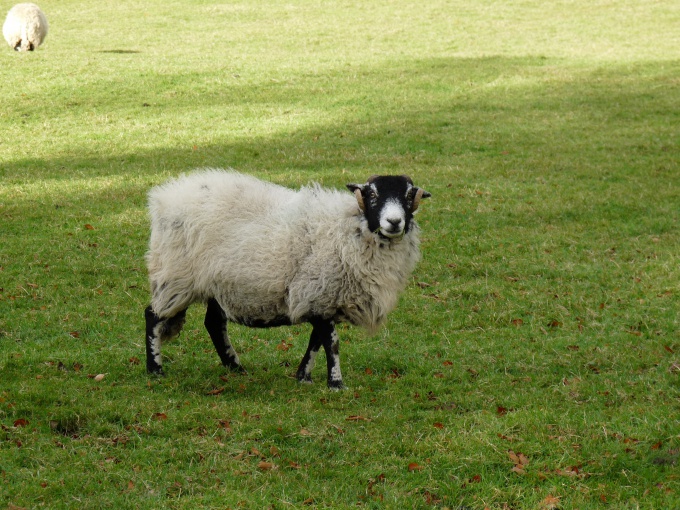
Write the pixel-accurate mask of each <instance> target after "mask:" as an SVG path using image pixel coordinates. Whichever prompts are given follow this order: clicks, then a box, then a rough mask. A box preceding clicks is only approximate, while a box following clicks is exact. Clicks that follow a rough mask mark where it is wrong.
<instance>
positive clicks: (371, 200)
mask: <svg viewBox="0 0 680 510" xmlns="http://www.w3.org/2000/svg"><path fill="white" fill-rule="evenodd" d="M347 187H348V188H349V189H350V190H351V191H352V192H353V195H352V194H348V193H342V192H339V191H337V190H327V189H323V188H321V187H320V186H318V185H313V186H309V187H303V188H302V189H301V190H299V191H294V190H291V189H288V188H284V187H281V186H277V185H275V184H272V183H268V182H264V181H261V180H259V179H256V178H254V177H251V176H248V175H243V174H239V173H235V172H232V171H224V170H215V169H207V170H203V171H200V172H197V173H194V174H191V175H188V176H183V177H180V178H179V179H177V180H174V181H171V182H169V183H166V184H164V185H162V186H159V187H156V188H154V189H152V190H151V192H150V193H149V209H150V214H151V239H150V248H149V251H148V253H147V255H146V261H147V265H148V270H149V280H150V285H151V295H152V297H151V304H150V306H149V307H148V308H147V309H146V312H145V316H146V367H147V371H148V372H149V373H162V368H161V355H160V352H161V342H162V341H165V340H168V339H171V338H173V337H175V336H177V335H178V334H179V332H180V330H181V328H182V325H183V324H184V317H185V313H186V310H187V307H188V306H189V305H190V304H192V303H194V302H196V301H201V302H204V303H207V312H206V315H205V322H204V324H205V327H206V329H207V330H208V333H209V334H210V338H211V339H212V341H213V344H214V346H215V349H216V350H217V354H218V355H219V357H220V360H221V361H222V364H223V365H224V366H225V367H229V368H233V369H241V363H240V361H239V358H238V355H237V354H236V351H235V350H234V348H233V347H232V346H231V343H230V342H229V337H228V335H227V322H228V321H232V322H235V323H238V324H244V325H246V326H251V327H272V326H283V325H291V324H298V323H303V322H309V323H311V324H312V326H313V329H312V333H311V338H310V340H309V345H308V347H307V351H306V353H305V355H304V357H303V358H302V362H301V363H300V366H299V368H298V370H297V379H298V380H299V381H302V382H311V380H312V379H311V372H312V368H313V367H314V363H315V359H316V356H317V354H318V352H319V349H320V347H321V346H323V348H324V350H325V352H326V361H327V366H328V386H329V387H330V388H336V389H337V388H342V387H343V381H342V375H341V373H340V359H339V354H338V348H339V342H338V335H337V333H336V331H335V324H336V323H338V322H349V323H351V324H354V325H358V326H363V327H366V328H368V329H371V330H373V329H375V328H377V327H378V326H379V325H380V324H381V323H382V322H383V321H384V320H385V318H386V316H387V314H388V313H389V312H390V311H391V310H392V309H394V307H395V306H396V305H397V300H398V297H399V293H400V292H401V291H402V290H403V289H404V287H406V285H407V283H408V281H409V277H410V275H411V273H412V272H413V270H414V268H415V266H416V263H417V262H418V260H419V258H420V250H419V244H420V242H419V238H418V234H419V228H418V226H417V224H416V223H415V221H413V213H415V212H416V210H417V209H418V204H419V202H420V200H421V199H423V198H426V197H429V196H430V194H429V193H428V192H426V191H425V190H423V189H420V188H418V187H416V186H415V185H414V184H413V181H412V180H411V179H410V178H409V177H407V176H373V177H371V178H370V179H368V182H366V183H365V184H348V185H347Z"/></svg>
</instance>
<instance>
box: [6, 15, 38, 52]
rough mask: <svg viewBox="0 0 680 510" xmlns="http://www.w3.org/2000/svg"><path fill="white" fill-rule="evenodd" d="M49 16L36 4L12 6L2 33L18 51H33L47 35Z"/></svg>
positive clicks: (8, 42)
mask: <svg viewBox="0 0 680 510" xmlns="http://www.w3.org/2000/svg"><path fill="white" fill-rule="evenodd" d="M47 29H48V26H47V18H46V17H45V14H43V12H42V11H41V10H40V7H38V6H37V5H35V4H32V3H23V4H17V5H15V6H14V7H12V8H11V9H10V10H9V12H8V13H7V19H5V24H4V25H2V35H3V36H4V37H5V41H7V44H9V45H10V46H11V47H12V48H13V49H15V50H16V51H33V50H35V49H36V48H37V47H38V46H40V45H41V44H42V43H43V41H44V40H45V37H47Z"/></svg>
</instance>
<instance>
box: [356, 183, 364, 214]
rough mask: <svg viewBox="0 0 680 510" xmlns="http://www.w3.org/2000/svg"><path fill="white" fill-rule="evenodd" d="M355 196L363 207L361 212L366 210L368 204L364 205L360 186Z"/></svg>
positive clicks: (360, 207) (360, 206)
mask: <svg viewBox="0 0 680 510" xmlns="http://www.w3.org/2000/svg"><path fill="white" fill-rule="evenodd" d="M354 196H355V197H356V198H357V202H358V203H359V209H361V212H366V206H365V205H364V197H363V195H362V194H361V190H360V189H359V188H357V189H355V190H354Z"/></svg>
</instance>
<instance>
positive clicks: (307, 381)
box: [295, 373, 312, 384]
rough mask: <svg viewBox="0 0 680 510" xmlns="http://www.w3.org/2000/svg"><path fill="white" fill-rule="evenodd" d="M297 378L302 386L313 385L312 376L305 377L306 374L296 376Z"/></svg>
mask: <svg viewBox="0 0 680 510" xmlns="http://www.w3.org/2000/svg"><path fill="white" fill-rule="evenodd" d="M295 378H296V379H297V380H298V382H299V383H300V384H312V376H311V375H305V374H304V373H302V374H296V375H295Z"/></svg>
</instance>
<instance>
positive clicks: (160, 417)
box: [151, 413, 168, 420]
mask: <svg viewBox="0 0 680 510" xmlns="http://www.w3.org/2000/svg"><path fill="white" fill-rule="evenodd" d="M151 417H152V418H153V419H154V420H167V419H168V415H167V414H165V413H154V414H153V415H152V416H151Z"/></svg>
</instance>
